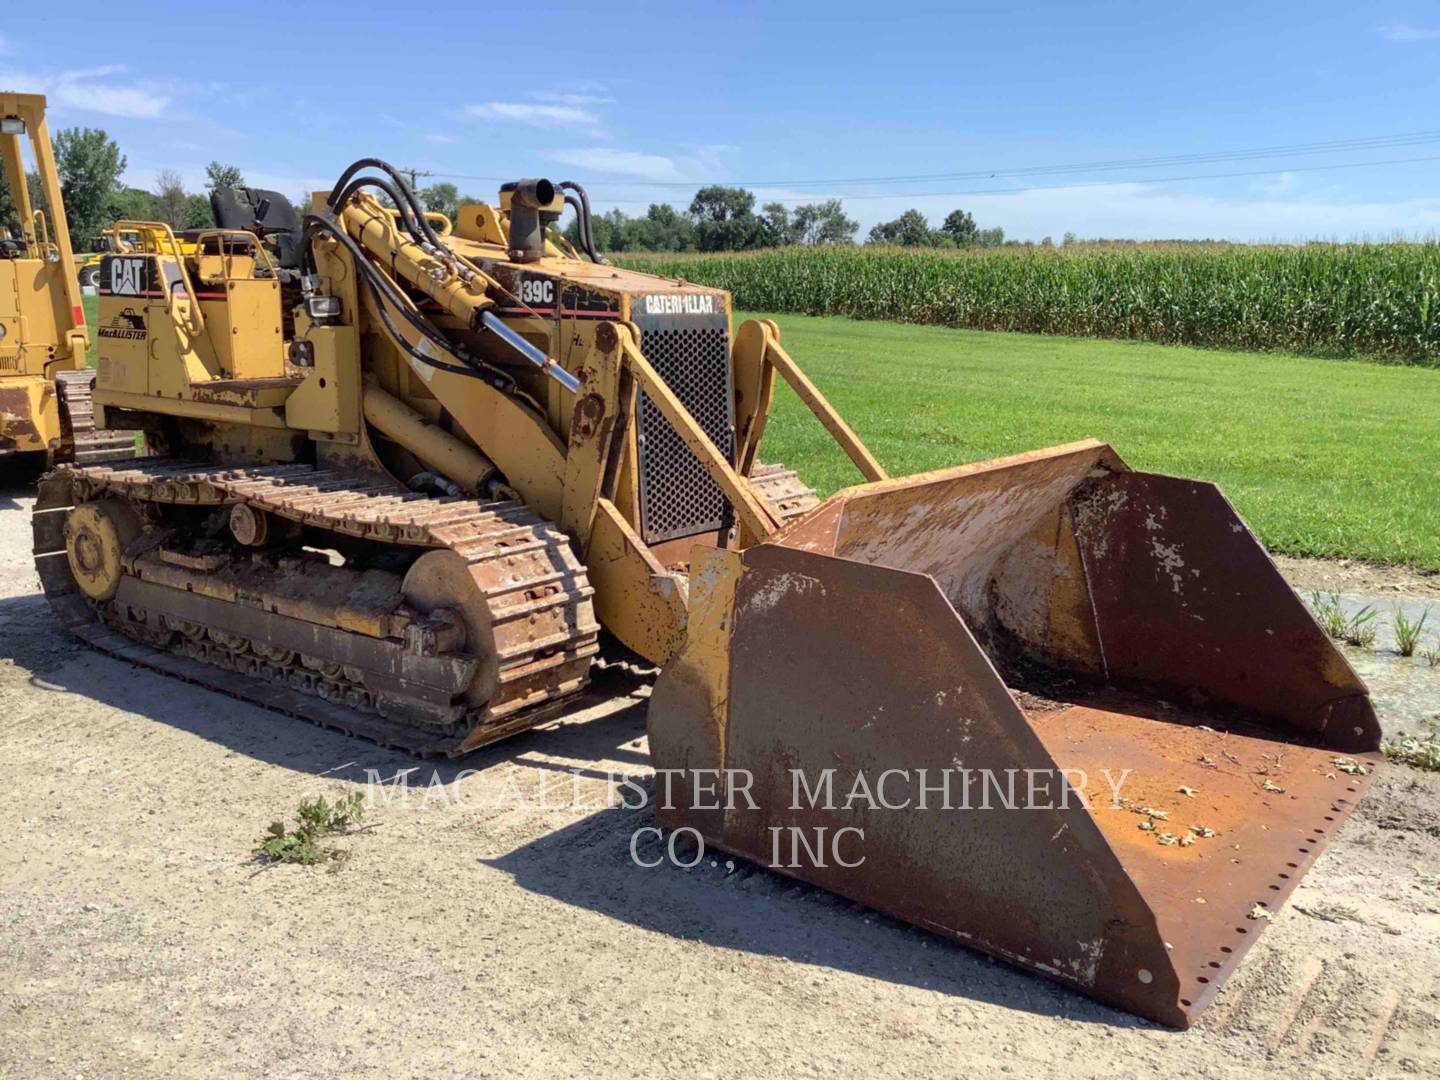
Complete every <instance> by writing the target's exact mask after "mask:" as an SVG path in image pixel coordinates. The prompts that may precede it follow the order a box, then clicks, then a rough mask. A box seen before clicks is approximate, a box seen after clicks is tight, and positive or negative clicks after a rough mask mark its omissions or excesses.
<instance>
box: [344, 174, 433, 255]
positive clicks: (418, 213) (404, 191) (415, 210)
mask: <svg viewBox="0 0 1440 1080" xmlns="http://www.w3.org/2000/svg"><path fill="white" fill-rule="evenodd" d="M361 169H379V170H381V171H382V172H384V173H387V174H389V176H390V179H391V180H393V181H394V182H395V186H396V188H397V189H398V194H399V195H400V196H403V201H404V203H405V204H406V205H408V206H409V207H410V211H411V213H412V214H413V215H414V216H415V218H416V220H417V221H418V222H419V224H420V229H421V231H422V232H424V234H425V238H426V239H427V240H428V241H429V242H430V243H432V244H434V245H435V247H437V248H442V249H443V248H444V245H443V244H442V243H441V242H440V235H439V234H438V233H437V232H436V231H435V227H434V226H433V225H431V224H430V222H428V221H426V220H425V210H424V207H422V206H421V205H420V202H419V200H418V199H417V198H416V197H415V192H414V191H413V190H412V189H411V187H410V185H409V184H407V183H406V182H405V177H404V176H402V175H401V173H400V170H399V169H397V168H395V166H394V165H391V164H390V163H389V162H388V161H384V160H382V159H380V158H361V159H360V160H359V161H355V162H352V163H351V164H350V165H349V167H348V168H346V170H345V171H344V172H343V173H341V174H340V179H339V180H337V181H335V186H334V187H333V188H331V189H330V197H329V198H328V199H326V200H325V201H326V204H327V205H328V206H330V207H331V208H334V207H336V206H338V205H339V204H340V198H339V197H340V195H341V193H342V190H343V189H344V187H345V185H346V184H347V183H349V181H350V178H351V177H353V176H354V175H355V174H356V173H358V172H359V171H360V170H361ZM399 204H400V200H399V199H397V205H399Z"/></svg>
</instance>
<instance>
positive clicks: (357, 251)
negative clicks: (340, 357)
mask: <svg viewBox="0 0 1440 1080" xmlns="http://www.w3.org/2000/svg"><path fill="white" fill-rule="evenodd" d="M304 229H305V241H306V245H307V247H308V245H309V242H310V238H311V236H312V235H313V234H314V233H315V232H316V231H323V232H327V233H329V234H330V235H332V236H334V237H335V239H336V240H338V241H339V242H340V243H341V244H342V245H343V246H344V247H345V249H346V250H347V251H349V252H350V256H351V258H352V259H353V260H354V263H355V266H356V267H357V268H358V269H359V271H360V273H361V275H362V276H364V278H365V284H366V285H368V286H369V288H370V295H371V296H372V297H373V298H374V300H375V308H376V310H377V311H378V312H379V314H380V320H381V322H383V323H384V324H385V329H386V330H387V331H388V332H389V334H390V336H391V337H392V338H394V340H395V343H396V344H397V345H399V346H400V347H401V348H402V349H404V350H405V352H406V353H407V354H409V355H410V356H412V357H414V358H415V359H416V360H418V361H420V362H421V363H422V364H426V365H428V366H430V367H433V368H438V369H439V370H441V371H448V372H450V373H452V374H454V375H465V376H467V377H469V378H474V379H483V380H485V381H486V382H488V383H490V384H491V385H492V386H497V387H498V386H499V385H500V384H501V383H502V382H503V380H501V379H500V377H499V375H498V373H495V374H492V373H490V372H488V371H486V370H485V369H482V368H479V367H460V366H457V365H455V364H447V363H445V362H444V361H441V360H437V359H435V358H434V357H431V356H427V355H426V354H425V353H423V352H422V351H420V350H419V349H416V348H415V347H414V346H412V345H411V344H410V343H409V342H408V341H406V340H405V337H404V335H402V334H401V333H400V331H399V330H398V329H397V328H396V326H395V324H394V323H393V322H391V320H390V314H389V312H388V311H387V310H386V308H385V300H386V299H388V300H389V301H390V303H391V305H393V306H394V307H395V309H396V310H397V311H399V312H400V314H401V316H402V317H404V319H405V321H406V322H408V323H409V324H410V325H411V327H412V328H413V329H414V330H415V332H416V333H417V334H419V335H420V336H421V337H422V338H424V339H425V340H427V341H429V342H430V343H431V344H432V345H434V346H436V347H437V348H440V349H444V350H445V351H446V352H449V353H454V354H456V355H458V356H460V357H461V358H462V359H466V360H467V361H468V359H469V358H468V356H467V355H466V354H465V353H464V352H463V350H460V349H458V347H457V346H456V345H454V344H453V343H451V342H450V341H447V340H446V339H445V338H443V337H441V336H439V335H438V334H437V333H436V332H435V330H434V328H433V327H431V326H430V325H429V324H428V323H426V322H425V320H424V319H422V318H420V317H419V316H417V315H415V314H414V313H413V312H412V311H411V310H410V309H409V308H408V307H407V306H406V305H405V300H404V297H403V296H402V295H399V294H398V293H397V292H396V290H395V289H394V285H393V283H392V282H390V281H388V280H387V279H386V278H385V277H384V276H383V275H382V274H380V272H379V271H377V270H376V269H375V268H374V267H373V266H372V265H371V264H370V260H369V258H368V257H367V256H366V254H365V252H364V251H363V250H361V248H360V245H358V244H357V243H355V240H354V238H353V237H351V236H350V234H349V233H347V232H346V231H345V230H344V229H343V228H341V227H340V226H339V225H338V224H337V223H335V222H334V221H332V220H329V219H328V218H325V217H321V216H319V215H317V214H309V215H307V216H306V218H305V223H304ZM382 293H383V294H384V295H383V296H382Z"/></svg>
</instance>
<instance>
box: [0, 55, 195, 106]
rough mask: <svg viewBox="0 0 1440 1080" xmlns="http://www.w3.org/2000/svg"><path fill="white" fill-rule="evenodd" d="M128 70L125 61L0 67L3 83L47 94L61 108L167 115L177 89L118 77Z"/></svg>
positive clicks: (0, 82) (15, 87) (53, 104)
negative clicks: (44, 68) (46, 69)
mask: <svg viewBox="0 0 1440 1080" xmlns="http://www.w3.org/2000/svg"><path fill="white" fill-rule="evenodd" d="M125 71H126V69H125V67H124V65H121V64H107V65H105V66H103V67H95V68H77V69H74V70H70V71H60V72H51V73H40V72H29V71H18V70H12V69H0V85H3V86H6V87H13V88H14V89H17V90H24V91H28V92H30V93H37V94H44V95H45V96H46V97H48V98H49V99H50V104H51V105H52V106H58V107H60V108H68V109H75V110H78V111H83V112H94V113H101V114H103V115H105V116H121V117H127V118H130V119H138V120H153V119H156V118H157V117H160V116H163V115H164V113H165V111H166V109H167V108H169V106H170V102H171V101H172V100H173V97H172V93H173V91H171V90H169V89H167V88H166V87H164V86H163V85H161V84H151V85H149V86H145V85H141V84H139V83H125V82H118V81H116V80H115V76H117V75H123V74H124V73H125Z"/></svg>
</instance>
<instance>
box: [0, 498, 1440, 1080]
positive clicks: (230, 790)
mask: <svg viewBox="0 0 1440 1080" xmlns="http://www.w3.org/2000/svg"><path fill="white" fill-rule="evenodd" d="M29 502H30V500H29V498H28V496H26V495H24V494H21V493H14V492H12V493H10V494H9V495H6V494H4V493H3V492H0V653H3V663H0V760H3V761H4V762H5V763H6V766H7V768H8V769H9V774H10V777H11V779H10V780H9V782H8V783H6V784H5V786H4V796H3V799H0V807H3V813H0V822H3V824H4V833H5V843H4V844H3V846H0V881H3V889H0V1076H15V1077H32V1076H47V1077H48V1076H56V1077H61V1076H63V1077H75V1076H82V1075H83V1076H96V1077H113V1076H136V1077H150V1076H157V1075H173V1076H192V1075H193V1076H214V1075H217V1074H230V1075H234V1076H252V1075H253V1076H259V1075H265V1076H282V1077H283V1076H317V1075H330V1074H335V1073H340V1072H342V1071H343V1072H344V1073H347V1074H350V1075H356V1076H370V1075H375V1076H382V1075H383V1076H389V1075H417V1074H422V1073H424V1074H431V1073H434V1074H442V1073H443V1074H446V1075H464V1076H469V1075H475V1076H506V1077H509V1076H536V1077H541V1076H543V1077H546V1078H547V1080H548V1078H556V1077H567V1076H577V1077H578V1076H585V1077H591V1076H610V1075H616V1076H619V1075H637V1074H645V1075H663V1076H669V1075H675V1076H686V1077H694V1076H699V1077H706V1076H713V1077H720V1076H791V1075H797V1074H798V1075H811V1074H844V1075H863V1076H866V1077H883V1076H902V1075H903V1076H910V1077H913V1076H959V1075H974V1074H977V1073H980V1074H984V1073H991V1072H1000V1071H1003V1072H1006V1073H1009V1074H1011V1075H1016V1076H1032V1075H1033V1076H1042V1075H1043V1076H1049V1075H1053V1074H1054V1072H1055V1071H1056V1069H1057V1068H1063V1069H1064V1070H1065V1072H1066V1073H1067V1074H1068V1075H1072V1076H1106V1077H1116V1076H1136V1075H1154V1074H1161V1073H1163V1074H1167V1075H1171V1074H1173V1075H1186V1076H1194V1077H1240V1076H1253V1075H1257V1074H1263V1075H1272V1074H1273V1075H1285V1076H1295V1075H1303V1074H1309V1075H1315V1076H1322V1077H1350V1076H1356V1075H1364V1074H1367V1073H1370V1074H1384V1075H1406V1074H1412V1075H1429V1076H1435V1075H1437V1074H1440V982H1437V972H1440V776H1435V775H1426V774H1421V773H1417V772H1414V771H1411V770H1407V769H1403V768H1396V767H1392V768H1389V769H1387V770H1385V771H1384V773H1383V774H1382V775H1381V776H1380V777H1379V778H1378V779H1377V782H1376V784H1375V786H1374V787H1373V788H1372V791H1371V794H1370V795H1369V796H1368V797H1367V799H1366V800H1365V801H1364V802H1363V803H1362V805H1361V808H1360V810H1359V811H1358V813H1357V814H1356V816H1355V817H1354V818H1352V819H1351V820H1350V821H1349V822H1348V823H1347V824H1346V826H1345V827H1344V828H1343V829H1342V830H1341V832H1340V833H1339V835H1338V836H1337V838H1336V840H1335V842H1334V843H1333V844H1332V845H1331V847H1330V848H1329V850H1328V851H1327V853H1326V854H1325V855H1324V856H1323V857H1322V858H1321V859H1320V861H1319V862H1318V863H1317V865H1316V866H1315V868H1314V870H1313V871H1312V872H1311V873H1310V874H1309V875H1308V876H1307V878H1306V879H1305V881H1304V882H1303V883H1302V884H1301V886H1300V888H1299V889H1298V890H1297V891H1296V892H1295V894H1294V896H1293V898H1292V900H1291V902H1290V903H1289V904H1287V905H1286V907H1285V908H1284V909H1283V910H1282V911H1281V913H1280V914H1279V915H1278V916H1277V917H1276V919H1275V921H1274V924H1273V926H1271V927H1270V928H1269V929H1268V930H1267V931H1266V933H1265V934H1264V935H1263V936H1262V937H1261V939H1260V941H1259V942H1258V943H1257V945H1256V946H1255V948H1254V949H1253V950H1252V951H1251V953H1250V954H1249V956H1248V957H1247V958H1246V960H1245V962H1244V964H1243V965H1242V966H1241V969H1240V971H1239V972H1238V974H1237V975H1236V976H1235V977H1234V978H1232V979H1231V980H1230V981H1229V982H1228V983H1227V984H1226V986H1225V988H1224V989H1223V991H1222V993H1221V994H1220V996H1219V999H1218V1001H1217V1003H1216V1004H1215V1005H1214V1006H1213V1007H1212V1008H1211V1009H1210V1010H1209V1011H1208V1012H1207V1013H1206V1014H1205V1015H1204V1016H1203V1017H1202V1019H1201V1021H1200V1023H1199V1024H1198V1025H1197V1027H1196V1028H1194V1029H1192V1030H1191V1031H1189V1032H1184V1033H1179V1032H1173V1031H1169V1030H1165V1029H1161V1028H1158V1027H1156V1026H1154V1025H1151V1024H1148V1023H1146V1022H1144V1021H1140V1020H1138V1019H1136V1018H1134V1017H1132V1016H1129V1015H1127V1014H1124V1013H1119V1012H1115V1011H1113V1010H1111V1009H1108V1008H1106V1007H1104V1006H1101V1005H1098V1004H1096V1003H1094V1002H1091V1001H1089V1000H1087V999H1085V998H1082V997H1079V996H1077V995H1075V994H1072V993H1070V992H1068V991H1065V990H1063V989H1061V988H1060V987H1058V986H1055V985H1053V984H1050V983H1048V982H1044V981H1042V980H1039V979H1036V978H1033V977H1031V976H1029V975H1026V974H1023V973H1020V972H1017V971H1014V970H1011V969H1009V968H1007V967H1004V966H1002V965H998V964H995V963H992V962H991V961H989V960H987V959H985V958H983V957H981V956H978V955H976V954H973V953H970V952H968V951H966V950H964V949H961V948H958V947H956V946H952V945H950V944H948V943H946V942H943V941H941V940H939V939H937V938H935V937H932V936H930V935H929V934H926V933H924V932H921V931H918V930H914V929H912V928H909V927H906V926H903V925H901V924H899V923H896V922H894V921H892V920H889V919H887V918H885V917H884V916H881V915H877V914H876V913H874V912H872V911H868V910H866V909H863V908H860V907H858V906H856V905H853V904H850V903H847V902H845V901H841V900H838V899H836V898H834V897H831V896H829V895H827V894H825V893H821V892H818V891H816V890H813V889H810V888H808V887H804V886H798V885H796V884H795V883H793V882H789V881H786V880H784V879H781V878H778V877H776V876H774V875H772V874H770V873H769V872H767V871H764V870H758V869H751V868H748V867H737V868H734V869H733V870H732V869H730V868H727V866H726V865H725V864H724V863H723V862H721V863H720V864H719V865H711V864H709V863H702V864H701V865H700V866H699V867H697V868H696V869H694V870H692V871H688V872H686V871H682V870H680V869H677V868H675V867H672V866H669V865H664V866H662V867H659V868H656V869H653V870H646V869H640V868H638V867H637V866H635V865H634V864H633V863H632V862H631V860H630V854H629V850H630V842H631V835H632V832H633V831H634V830H635V829H636V828H637V827H638V826H641V825H645V824H648V823H650V821H651V818H650V816H649V814H648V813H647V812H645V811H629V810H625V809H619V808H604V807H603V805H602V803H603V800H604V797H605V795H606V793H607V786H606V781H605V779H604V777H605V774H606V773H607V772H615V773H624V774H629V775H633V776H638V777H643V776H645V775H646V774H647V773H648V765H647V757H646V752H645V742H644V712H643V710H644V703H643V699H642V695H641V694H639V693H636V694H634V695H632V696H630V697H628V698H627V697H622V698H621V700H620V701H619V702H618V703H616V704H615V705H614V706H611V707H609V708H596V709H592V710H590V712H589V713H587V714H584V715H582V716H576V717H572V718H569V719H567V720H565V721H563V722H560V723H557V724H554V725H551V726H549V727H547V728H545V729H543V730H541V731H537V732H534V733H531V734H529V735H526V736H523V737H521V738H518V739H515V740H512V741H510V742H507V743H504V744H502V745H501V746H499V747H496V748H492V749H491V750H488V751H485V752H482V753H480V754H477V755H474V756H472V757H471V758H468V759H466V760H465V761H463V762H460V763H458V764H447V765H442V766H440V767H439V769H438V770H437V769H435V768H434V767H433V766H432V765H430V764H428V763H426V764H420V763H417V762H416V761H415V760H413V759H410V758H407V757H405V756H404V755H400V754H396V753H393V752H389V751H385V750H381V749H378V748H376V747H374V746H371V745H369V744H368V743H364V742H358V741H355V740H351V739H347V738H344V737H342V736H339V735H335V734H332V733H329V732H325V731H321V730H318V729H314V728H311V727H308V726H306V725H305V724H303V723H300V722H298V721H295V720H291V719H288V718H285V717H281V716H277V715H274V714H271V713H268V712H265V711H264V710H261V709H258V708H254V707H251V706H248V705H245V704H242V703H240V702H236V701H233V700H230V699H228V698H224V697H220V696H218V695H215V694H212V693H209V692H207V691H204V690H201V689H198V688H195V687H192V686H188V685H183V684H177V683H174V682H171V681H167V680H165V679H163V678H161V677H160V676H158V675H154V674H151V673H149V672H145V671H140V670H137V669H134V668H131V667H129V666H127V665H125V664H123V663H120V662H118V661H115V660H111V659H108V658H105V657H102V656H99V655H95V654H92V653H89V652H86V651H84V650H82V649H80V648H78V647H77V646H76V645H74V644H73V643H72V642H71V641H70V640H68V639H67V638H66V637H65V636H64V635H62V634H61V633H60V631H59V630H58V629H56V627H55V626H54V625H53V624H52V622H51V620H50V618H49V615H48V611H47V609H46V607H45V604H44V601H43V600H42V599H41V597H40V595H39V589H38V584H37V582H36V580H35V577H34V574H33V572H32V569H31V565H30V557H29V554H28V551H29V541H28V524H27V521H26V518H27V513H28V507H29ZM1381 576H1382V577H1383V574H1382V575H1381ZM1367 580H1368V579H1367ZM1365 591H1368V592H1375V591H1378V590H1377V589H1376V588H1375V587H1374V586H1373V584H1367V585H1366V586H1365ZM610 688H611V689H614V690H616V691H617V692H620V693H622V694H623V693H624V692H625V691H626V690H627V689H629V687H628V686H627V684H623V683H620V682H618V681H612V682H611V683H610ZM1433 701H1434V699H1433V698H1432V702H1433ZM406 769H416V771H415V772H414V773H412V774H410V785H411V786H410V788H409V796H408V799H407V800H404V801H402V800H401V799H400V797H399V794H398V793H397V792H396V791H395V790H394V789H390V795H391V801H390V802H389V804H388V805H377V807H376V808H375V809H374V810H373V811H372V813H371V814H370V815H369V816H368V817H367V819H366V821H367V825H366V827H365V828H363V829H362V830H361V831H359V832H356V833H354V834H353V835H350V836H347V837H344V838H343V839H341V840H339V841H338V843H339V844H340V845H341V846H342V847H343V848H345V849H346V850H348V852H349V859H348V861H347V863H346V865H345V868H344V869H343V870H342V871H341V872H339V873H334V874H329V873H326V872H325V871H324V870H323V869H319V868H305V867H297V866H280V867H273V868H262V867H259V866H257V865H256V864H255V863H254V862H253V861H252V860H251V858H250V851H251V850H252V848H253V847H254V844H255V842H256V840H257V839H258V837H259V835H260V834H261V833H262V832H263V831H264V829H265V827H266V825H268V823H269V822H271V821H272V820H274V819H276V818H278V817H282V816H285V815H287V814H291V813H293V810H294V808H295V806H296V804H297V803H298V802H299V801H300V800H301V799H304V798H307V797H310V796H313V795H316V794H325V795H327V796H333V795H343V794H344V793H346V792H347V791H350V790H356V789H357V786H358V785H363V784H364V783H365V780H366V777H367V770H370V771H373V773H372V775H374V776H378V777H382V778H389V777H394V776H395V775H396V774H397V773H398V772H400V771H402V770H406ZM432 781H433V785H434V786H431V784H432ZM576 785H578V787H579V790H580V792H581V794H582V796H584V797H586V798H589V799H590V800H592V803H593V805H592V806H590V807H589V808H582V809H578V810H577V809H547V808H546V807H545V806H543V805H541V803H542V800H543V801H545V802H548V803H549V804H551V805H555V806H566V805H568V804H569V803H570V802H571V801H572V795H573V789H574V787H575V786H576Z"/></svg>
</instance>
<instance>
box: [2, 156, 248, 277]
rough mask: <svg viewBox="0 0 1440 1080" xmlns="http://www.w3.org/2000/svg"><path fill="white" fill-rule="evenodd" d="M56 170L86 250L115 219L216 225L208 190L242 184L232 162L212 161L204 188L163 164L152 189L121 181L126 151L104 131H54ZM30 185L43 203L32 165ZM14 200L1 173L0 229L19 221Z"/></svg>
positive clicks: (73, 231)
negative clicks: (189, 185) (193, 187)
mask: <svg viewBox="0 0 1440 1080" xmlns="http://www.w3.org/2000/svg"><path fill="white" fill-rule="evenodd" d="M54 147H55V169H56V172H57V173H58V178H59V181H60V197H61V199H62V200H63V201H64V203H65V216H66V218H67V219H68V220H69V223H70V237H71V245H72V246H73V247H75V248H76V249H78V250H81V251H88V250H91V249H92V248H93V246H94V245H95V244H96V243H97V242H98V241H99V239H100V237H101V236H103V235H104V234H105V233H107V232H109V230H110V228H111V226H113V225H114V224H115V222H117V221H123V220H130V221H163V222H165V223H166V224H167V225H169V226H170V227H171V228H173V229H176V230H177V231H178V230H180V229H202V228H213V227H214V225H215V218H214V216H213V214H212V213H211V211H210V196H209V192H210V191H213V190H214V189H215V188H217V187H229V186H236V185H240V184H243V183H244V178H243V177H242V176H241V173H240V170H239V169H238V168H236V167H235V166H234V165H224V164H221V163H220V162H218V161H212V162H211V163H210V164H209V165H208V166H207V167H206V169H205V187H206V190H205V191H204V192H194V191H187V190H185V185H184V182H183V181H182V180H181V178H180V174H179V173H177V172H175V171H174V170H172V169H162V170H160V171H159V172H158V173H156V174H155V185H154V188H153V189H151V190H147V189H145V188H139V187H134V186H131V185H127V184H123V183H121V181H120V177H121V176H122V175H123V174H124V172H125V165H126V160H125V155H124V154H122V153H121V152H120V147H119V146H118V145H117V144H116V143H115V140H114V139H111V138H110V137H109V136H108V135H107V134H106V133H105V132H104V131H103V130H100V129H98V128H62V129H61V130H60V131H57V132H56V133H55V140H54ZM25 180H26V188H27V190H28V192H29V196H30V202H31V205H33V206H43V205H44V202H45V200H44V196H43V193H42V192H41V190H40V180H39V177H38V175H37V174H36V173H35V172H34V171H33V170H32V171H30V172H29V173H28V174H27V175H26V177H25ZM18 216H19V215H18V211H17V208H16V205H15V199H14V197H13V196H12V195H11V192H10V190H9V185H8V184H7V183H6V178H5V176H4V174H3V173H0V228H3V227H9V228H11V229H12V230H13V229H14V228H15V227H16V226H17V225H18Z"/></svg>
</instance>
